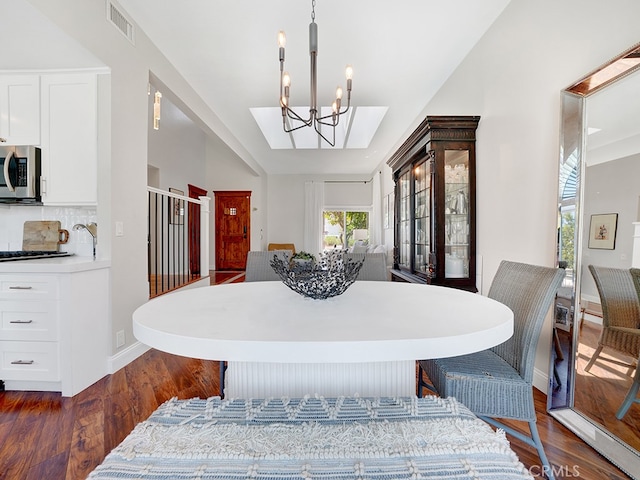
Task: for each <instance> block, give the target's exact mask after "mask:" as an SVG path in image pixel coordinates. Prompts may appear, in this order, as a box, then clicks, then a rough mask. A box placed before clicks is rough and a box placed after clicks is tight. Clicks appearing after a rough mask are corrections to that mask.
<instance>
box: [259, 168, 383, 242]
mask: <svg viewBox="0 0 640 480" xmlns="http://www.w3.org/2000/svg"><path fill="white" fill-rule="evenodd" d="M368 180H371V177H362V176H354V175H324V176H323V175H269V190H268V198H267V210H268V211H269V218H268V223H267V231H268V238H267V241H266V243H265V244H264V245H263V249H264V248H266V244H268V243H293V244H294V245H295V246H296V250H301V249H302V245H303V243H304V184H305V182H308V181H315V182H328V181H340V182H352V181H353V182H355V183H353V184H351V183H346V184H333V185H326V186H325V203H326V204H327V205H329V204H331V205H334V206H341V207H347V206H353V207H355V206H360V207H371V201H372V199H371V197H372V195H371V183H367V184H365V183H364V181H368ZM332 198H333V199H335V200H334V201H332V200H331V199H332Z"/></svg>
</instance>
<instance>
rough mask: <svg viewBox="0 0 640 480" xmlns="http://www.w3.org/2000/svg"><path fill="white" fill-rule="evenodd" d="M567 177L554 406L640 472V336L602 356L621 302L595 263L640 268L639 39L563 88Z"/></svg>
mask: <svg viewBox="0 0 640 480" xmlns="http://www.w3.org/2000/svg"><path fill="white" fill-rule="evenodd" d="M559 179H560V183H559V200H558V263H559V265H560V266H564V267H565V268H566V269H567V276H566V279H565V282H564V284H563V286H562V287H561V289H560V290H559V291H558V295H557V298H556V305H555V322H554V332H553V348H552V352H551V362H550V365H551V372H550V375H549V378H550V382H549V383H550V389H549V395H548V397H547V398H548V409H549V412H550V414H551V415H552V416H554V417H555V418H556V419H558V420H559V421H560V422H561V423H563V424H564V425H565V426H567V427H568V428H569V429H570V430H572V431H573V432H574V433H576V434H577V435H578V436H579V437H580V438H582V439H583V440H584V441H585V442H586V443H588V444H590V445H591V446H593V447H594V448H595V449H596V450H598V451H599V452H600V453H601V454H603V455H604V456H605V457H607V458H608V459H609V460H611V461H612V462H613V463H614V464H616V465H617V466H618V467H619V468H620V469H621V470H623V471H625V472H626V473H627V474H629V475H630V476H631V477H632V478H640V477H638V475H640V404H638V403H635V404H632V405H631V407H630V408H629V409H628V410H627V411H626V412H625V413H624V414H621V405H622V404H623V402H624V400H625V397H626V395H627V393H628V391H629V390H630V388H631V386H632V384H633V382H634V376H635V369H634V368H633V367H629V366H625V365H624V364H637V360H638V349H640V340H639V341H638V343H637V345H636V346H635V347H633V346H632V348H631V349H627V351H624V348H617V346H616V347H615V348H614V347H609V346H607V347H605V348H604V349H603V350H602V352H601V353H600V354H599V355H596V351H597V348H598V344H599V342H600V338H601V335H602V332H603V330H604V329H605V325H606V322H605V321H604V320H603V316H604V314H605V313H606V314H607V318H608V319H609V317H612V315H611V313H612V312H613V311H614V310H616V309H617V306H616V305H615V304H613V306H611V308H606V309H605V310H606V312H604V313H603V310H602V305H603V301H602V299H601V297H600V294H601V292H600V289H598V288H597V286H596V282H595V277H596V276H597V271H596V272H595V274H594V273H592V269H590V268H589V266H590V265H592V266H595V267H597V268H596V270H599V271H601V268H609V269H611V268H613V269H617V271H618V272H620V271H621V272H628V270H629V268H631V267H639V268H640V44H638V45H635V46H634V47H632V48H630V49H629V50H627V51H625V52H624V53H622V54H621V55H620V56H618V57H616V58H614V59H612V60H611V61H610V62H607V63H606V64H605V65H603V66H601V67H599V68H598V69H596V70H595V71H593V72H591V73H589V74H588V75H586V76H585V77H584V78H582V79H580V80H579V81H578V82H576V83H575V84H573V85H571V86H570V87H568V88H567V89H566V90H564V91H563V92H562V117H561V131H560V176H559ZM609 273H611V272H610V271H609ZM622 277H624V278H623V279H622V280H618V279H616V278H614V277H609V276H605V277H603V281H602V284H604V288H605V289H606V290H611V293H612V294H613V295H614V300H613V301H614V302H617V303H618V304H620V303H621V302H627V301H628V302H630V303H629V304H630V305H632V306H631V307H628V310H629V311H628V312H627V315H628V316H629V315H631V316H633V315H636V316H637V318H635V320H632V323H634V326H635V328H637V329H639V330H638V334H639V335H640V311H637V312H636V310H635V309H636V307H634V306H633V305H635V304H634V302H636V304H637V301H638V300H637V294H636V292H635V289H634V288H633V283H631V287H630V289H629V283H628V282H627V279H626V277H625V275H624V274H623V275H622ZM629 279H630V276H629ZM603 295H605V294H603ZM633 295H636V297H635V298H634V297H633ZM605 296H606V297H607V298H609V294H608V293H607V294H606V295H605ZM606 305H612V304H611V303H607V304H606ZM625 308H626V307H625ZM631 327H632V328H633V325H632V326H631ZM638 338H639V339H640V337H638ZM634 341H635V340H628V339H627V340H625V342H621V343H633V342H634ZM638 376H639V377H640V375H638Z"/></svg>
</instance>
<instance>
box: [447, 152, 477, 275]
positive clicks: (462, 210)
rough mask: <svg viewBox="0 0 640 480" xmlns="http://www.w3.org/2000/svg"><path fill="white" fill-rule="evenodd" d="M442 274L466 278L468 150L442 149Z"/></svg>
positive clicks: (467, 255) (468, 230)
mask: <svg viewBox="0 0 640 480" xmlns="http://www.w3.org/2000/svg"><path fill="white" fill-rule="evenodd" d="M444 195H445V200H444V202H445V211H444V219H445V225H444V229H445V232H444V233H445V238H444V243H445V252H444V253H445V258H444V265H445V277H446V278H468V277H469V257H470V254H471V250H470V242H469V234H470V231H471V224H470V214H469V151H468V150H445V151H444Z"/></svg>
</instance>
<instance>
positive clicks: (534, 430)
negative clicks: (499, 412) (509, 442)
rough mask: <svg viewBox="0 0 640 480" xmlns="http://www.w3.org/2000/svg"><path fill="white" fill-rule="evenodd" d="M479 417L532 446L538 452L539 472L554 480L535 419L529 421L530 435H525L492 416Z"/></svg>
mask: <svg viewBox="0 0 640 480" xmlns="http://www.w3.org/2000/svg"><path fill="white" fill-rule="evenodd" d="M479 417H480V418H481V419H482V420H484V421H485V422H487V423H488V424H489V425H493V426H494V427H496V428H501V429H502V430H504V431H505V432H507V433H508V434H509V435H511V436H514V437H516V438H517V439H518V440H521V441H523V442H524V443H526V444H527V445H530V446H532V447H534V448H535V449H536V450H537V452H538V457H540V463H541V464H542V470H543V471H542V472H541V473H543V474H544V475H545V477H547V478H548V479H549V480H555V476H554V474H553V468H552V467H551V464H550V463H549V459H548V458H547V455H546V454H545V453H544V448H543V446H542V441H541V440H540V435H539V434H538V427H537V426H536V422H535V421H532V422H529V430H530V431H531V436H530V437H527V436H526V435H524V434H522V433H520V432H519V431H517V430H515V429H513V428H511V427H509V426H507V425H505V424H503V423H500V422H499V421H497V420H494V419H493V418H490V417H484V416H480V415H479Z"/></svg>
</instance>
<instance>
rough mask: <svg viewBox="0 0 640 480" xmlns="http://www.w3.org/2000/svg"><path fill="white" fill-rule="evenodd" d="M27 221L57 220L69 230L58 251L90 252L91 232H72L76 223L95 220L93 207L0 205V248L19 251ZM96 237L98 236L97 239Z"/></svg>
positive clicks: (95, 214)
mask: <svg viewBox="0 0 640 480" xmlns="http://www.w3.org/2000/svg"><path fill="white" fill-rule="evenodd" d="M28 220H58V221H59V222H60V227H61V228H64V229H66V230H69V242H68V243H66V244H64V245H60V250H62V251H65V252H70V253H75V254H76V255H82V256H91V255H92V249H93V248H92V240H91V235H90V234H89V232H87V231H86V230H84V229H83V230H77V231H74V230H73V226H74V225H75V224H76V223H84V224H85V225H86V224H88V223H91V222H96V223H97V221H98V216H97V212H96V209H95V207H94V208H90V207H47V206H41V207H33V206H29V207H25V206H8V207H5V208H1V209H0V250H22V233H23V228H24V222H26V221H28ZM98 231H99V230H98ZM99 240H100V237H98V242H99ZM98 245H99V243H98ZM98 248H99V247H98Z"/></svg>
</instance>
